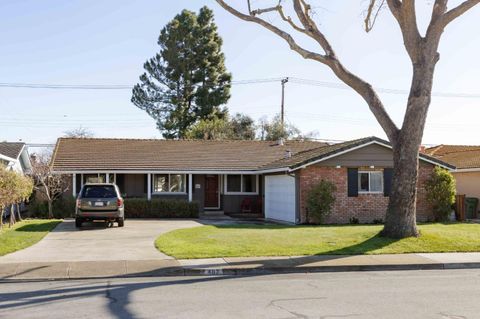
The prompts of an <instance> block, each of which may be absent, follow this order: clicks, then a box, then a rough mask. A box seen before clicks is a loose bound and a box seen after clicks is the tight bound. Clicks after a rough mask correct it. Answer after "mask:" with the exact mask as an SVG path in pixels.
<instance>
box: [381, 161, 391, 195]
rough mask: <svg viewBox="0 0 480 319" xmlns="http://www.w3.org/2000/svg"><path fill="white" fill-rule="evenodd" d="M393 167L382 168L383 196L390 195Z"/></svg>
mask: <svg viewBox="0 0 480 319" xmlns="http://www.w3.org/2000/svg"><path fill="white" fill-rule="evenodd" d="M392 177H393V168H390V167H389V168H384V169H383V196H390V190H391V189H392Z"/></svg>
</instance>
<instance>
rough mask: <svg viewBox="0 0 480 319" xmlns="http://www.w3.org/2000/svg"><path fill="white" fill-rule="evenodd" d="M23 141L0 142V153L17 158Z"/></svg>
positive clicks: (23, 144)
mask: <svg viewBox="0 0 480 319" xmlns="http://www.w3.org/2000/svg"><path fill="white" fill-rule="evenodd" d="M24 146H25V143H22V142H0V154H2V155H4V156H7V157H10V158H13V159H18V157H19V156H20V153H21V152H22V149H23V147H24Z"/></svg>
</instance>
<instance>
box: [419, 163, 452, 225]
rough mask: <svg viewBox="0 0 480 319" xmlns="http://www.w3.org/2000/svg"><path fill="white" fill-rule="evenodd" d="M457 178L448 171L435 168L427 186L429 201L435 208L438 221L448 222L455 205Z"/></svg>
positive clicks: (434, 213)
mask: <svg viewBox="0 0 480 319" xmlns="http://www.w3.org/2000/svg"><path fill="white" fill-rule="evenodd" d="M455 188H456V187H455V178H454V177H453V175H452V174H451V173H450V172H449V171H447V170H446V169H443V168H440V167H438V166H437V167H435V169H434V170H433V173H432V175H431V176H430V178H429V179H428V180H427V182H426V184H425V189H426V191H427V200H428V202H429V203H430V204H431V205H432V206H433V215H434V217H435V220H436V221H448V217H449V215H450V212H451V211H452V205H453V204H454V203H455Z"/></svg>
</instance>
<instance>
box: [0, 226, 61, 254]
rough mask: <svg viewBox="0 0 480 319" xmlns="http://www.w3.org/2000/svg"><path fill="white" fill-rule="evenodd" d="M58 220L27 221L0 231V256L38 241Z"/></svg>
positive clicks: (4, 227)
mask: <svg viewBox="0 0 480 319" xmlns="http://www.w3.org/2000/svg"><path fill="white" fill-rule="evenodd" d="M60 222H61V221H60V220H45V219H27V220H24V221H21V222H18V223H16V224H15V225H14V226H12V228H9V227H8V225H3V230H2V231H0V256H3V255H6V254H9V253H12V252H14V251H17V250H20V249H24V248H27V247H29V246H31V245H33V244H35V243H37V242H38V241H40V240H41V239H42V238H43V237H45V235H46V234H48V232H49V231H51V230H52V229H53V228H55V226H57V225H58V224H59V223H60Z"/></svg>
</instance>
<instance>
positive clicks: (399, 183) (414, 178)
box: [381, 55, 437, 238]
mask: <svg viewBox="0 0 480 319" xmlns="http://www.w3.org/2000/svg"><path fill="white" fill-rule="evenodd" d="M419 62H420V63H418V64H414V70H413V77H412V84H411V89H410V94H409V97H408V103H407V112H406V113H405V118H404V120H403V126H402V129H401V130H400V132H399V133H398V135H397V136H396V138H395V139H394V140H392V141H391V143H392V151H393V178H392V188H391V192H390V198H389V202H388V208H387V213H386V216H385V226H384V228H383V230H382V232H381V235H382V236H385V237H390V238H405V237H412V236H414V237H418V236H419V232H418V229H417V224H416V198H417V182H418V168H419V150H420V145H421V143H422V138H423V131H424V128H425V122H426V119H427V113H428V108H429V106H430V101H431V92H432V83H433V73H434V70H435V64H436V62H437V57H436V55H433V56H432V55H428V56H427V58H421V59H419Z"/></svg>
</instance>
